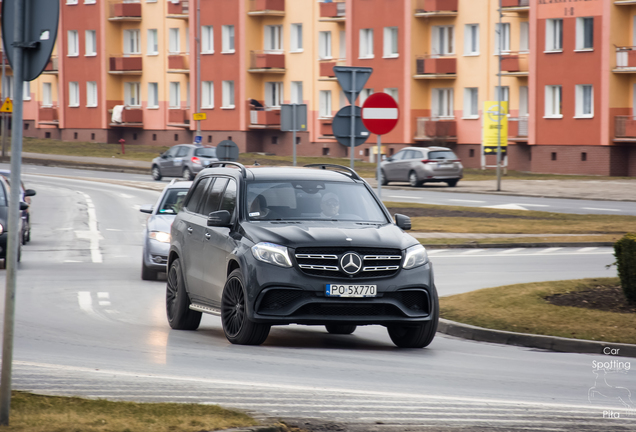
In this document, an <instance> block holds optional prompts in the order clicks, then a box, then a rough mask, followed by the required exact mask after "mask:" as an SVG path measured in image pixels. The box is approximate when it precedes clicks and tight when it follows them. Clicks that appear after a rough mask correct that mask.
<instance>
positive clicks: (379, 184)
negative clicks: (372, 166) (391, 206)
mask: <svg viewBox="0 0 636 432" xmlns="http://www.w3.org/2000/svg"><path fill="white" fill-rule="evenodd" d="M381 148H382V135H378V152H377V154H376V156H377V157H378V160H377V163H378V167H377V168H376V174H375V175H376V178H377V179H378V197H379V198H380V199H382V168H381V167H380V163H381V162H382V157H380V153H381V150H380V149H381Z"/></svg>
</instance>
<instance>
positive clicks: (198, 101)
mask: <svg viewBox="0 0 636 432" xmlns="http://www.w3.org/2000/svg"><path fill="white" fill-rule="evenodd" d="M196 22H197V28H196V41H195V46H196V48H195V49H196V50H197V54H196V56H197V57H196V58H197V84H196V86H197V94H196V97H195V100H196V109H197V113H200V112H201V0H197V20H196ZM197 136H198V137H200V136H201V120H197Z"/></svg>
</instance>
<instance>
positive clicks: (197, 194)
mask: <svg viewBox="0 0 636 432" xmlns="http://www.w3.org/2000/svg"><path fill="white" fill-rule="evenodd" d="M209 182H210V178H209V177H208V178H204V179H202V180H201V181H200V182H199V183H197V185H196V186H195V188H196V189H194V192H192V196H190V199H189V200H188V204H187V205H186V208H187V209H188V211H191V212H193V213H196V212H197V208H198V207H199V203H200V202H201V201H202V198H203V197H205V194H204V193H205V190H206V189H207V186H208V183H209Z"/></svg>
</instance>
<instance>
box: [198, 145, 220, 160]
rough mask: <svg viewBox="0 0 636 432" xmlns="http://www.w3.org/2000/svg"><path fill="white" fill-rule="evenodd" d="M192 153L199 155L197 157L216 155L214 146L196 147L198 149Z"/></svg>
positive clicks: (212, 156) (213, 156)
mask: <svg viewBox="0 0 636 432" xmlns="http://www.w3.org/2000/svg"><path fill="white" fill-rule="evenodd" d="M194 155H195V156H199V157H208V158H215V157H216V148H214V147H203V148H198V149H196V150H195V151H194Z"/></svg>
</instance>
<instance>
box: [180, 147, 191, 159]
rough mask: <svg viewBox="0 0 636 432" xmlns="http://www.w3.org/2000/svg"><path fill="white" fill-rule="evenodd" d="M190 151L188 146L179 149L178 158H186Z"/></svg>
mask: <svg viewBox="0 0 636 432" xmlns="http://www.w3.org/2000/svg"><path fill="white" fill-rule="evenodd" d="M189 150H190V149H189V148H188V147H187V146H181V147H179V151H178V152H177V157H184V156H187V155H188V151H189Z"/></svg>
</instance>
